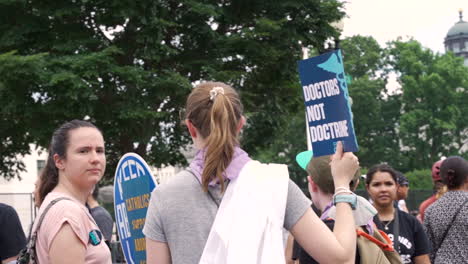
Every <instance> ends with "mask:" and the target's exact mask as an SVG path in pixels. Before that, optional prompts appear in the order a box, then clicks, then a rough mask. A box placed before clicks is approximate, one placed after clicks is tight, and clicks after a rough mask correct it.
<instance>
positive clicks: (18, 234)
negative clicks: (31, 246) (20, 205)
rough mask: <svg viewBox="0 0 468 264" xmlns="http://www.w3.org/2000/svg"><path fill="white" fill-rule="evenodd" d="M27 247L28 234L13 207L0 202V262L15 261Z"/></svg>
mask: <svg viewBox="0 0 468 264" xmlns="http://www.w3.org/2000/svg"><path fill="white" fill-rule="evenodd" d="M25 247H26V236H25V235H24V231H23V228H22V227H21V223H20V220H19V217H18V214H17V213H16V211H15V209H13V207H11V206H9V205H6V204H3V203H0V263H10V262H14V261H15V260H16V258H17V256H18V253H19V252H20V251H21V250H22V249H23V248H25Z"/></svg>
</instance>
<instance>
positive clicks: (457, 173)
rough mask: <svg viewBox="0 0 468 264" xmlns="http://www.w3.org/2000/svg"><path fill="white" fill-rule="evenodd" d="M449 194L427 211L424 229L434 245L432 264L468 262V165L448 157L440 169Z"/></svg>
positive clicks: (460, 159) (455, 158) (463, 161)
mask: <svg viewBox="0 0 468 264" xmlns="http://www.w3.org/2000/svg"><path fill="white" fill-rule="evenodd" d="M440 175H441V177H442V181H443V183H444V184H446V186H447V188H448V191H447V192H446V193H445V194H444V195H443V196H442V197H441V198H440V199H438V200H437V201H436V202H435V203H433V204H432V205H431V206H429V207H428V208H427V210H426V216H425V218H424V227H425V229H426V233H427V235H428V237H429V240H430V241H431V244H432V253H431V261H432V263H436V264H438V263H466V261H467V260H468V162H467V161H466V160H465V159H463V158H462V157H458V156H452V157H448V158H447V159H445V160H444V161H443V162H442V165H441V167H440Z"/></svg>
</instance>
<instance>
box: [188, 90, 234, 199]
mask: <svg viewBox="0 0 468 264" xmlns="http://www.w3.org/2000/svg"><path fill="white" fill-rule="evenodd" d="M221 88H222V92H218V93H217V94H216V95H214V94H213V91H214V89H217V90H218V91H221V90H220V89H221ZM242 110H243V109H242V104H241V102H240V99H239V96H238V94H237V93H236V91H235V90H234V89H233V88H231V87H230V86H228V85H226V84H224V83H216V82H207V83H202V84H200V85H198V86H197V87H195V88H194V90H193V91H192V93H191V94H190V96H189V97H188V99H187V105H186V111H187V112H186V113H187V114H186V118H187V119H189V120H190V121H191V122H192V124H193V125H194V126H195V127H196V128H197V130H198V131H199V133H200V134H201V136H202V137H203V138H204V139H205V140H206V146H205V148H206V152H205V153H206V154H205V162H204V164H205V166H204V169H203V172H202V177H201V178H202V187H203V190H204V191H207V190H208V184H209V183H210V182H211V181H213V180H215V179H217V180H218V182H219V183H220V184H221V189H222V190H223V191H224V189H225V185H224V176H223V174H224V173H225V171H226V168H227V167H228V166H229V164H230V163H231V160H232V157H233V154H234V148H235V147H236V146H238V145H239V140H238V136H237V134H238V131H237V127H238V124H239V121H240V119H241V117H242Z"/></svg>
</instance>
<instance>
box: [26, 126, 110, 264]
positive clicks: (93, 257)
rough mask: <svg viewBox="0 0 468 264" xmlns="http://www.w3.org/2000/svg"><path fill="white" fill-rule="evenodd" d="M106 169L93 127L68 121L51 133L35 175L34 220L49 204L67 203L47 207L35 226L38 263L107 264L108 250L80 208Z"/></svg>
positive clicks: (101, 144) (101, 142)
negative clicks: (42, 163)
mask: <svg viewBox="0 0 468 264" xmlns="http://www.w3.org/2000/svg"><path fill="white" fill-rule="evenodd" d="M105 169H106V157H105V154H104V139H103V136H102V133H101V131H99V129H97V128H96V127H95V126H94V125H93V124H91V123H90V122H87V121H81V120H73V121H70V122H67V123H65V124H63V125H62V126H61V127H59V128H58V129H57V130H56V131H55V132H54V134H53V136H52V140H51V143H50V146H49V156H48V158H47V164H46V166H45V168H44V170H43V171H42V173H41V175H40V185H39V190H38V199H39V204H41V208H40V209H39V215H38V216H39V217H40V216H41V214H42V213H43V212H44V209H45V208H46V207H47V205H48V204H50V202H51V201H53V200H54V199H56V198H59V197H66V198H67V199H65V200H60V201H58V202H57V203H56V204H54V205H53V206H52V207H50V209H49V211H48V212H47V213H46V214H45V217H44V220H43V222H42V224H41V226H40V227H39V230H38V236H37V241H36V253H37V258H38V262H39V263H41V264H44V263H86V264H94V263H111V255H110V251H109V248H108V247H107V245H106V244H105V243H104V238H103V236H102V234H101V232H100V230H99V228H98V226H97V225H96V223H95V222H94V220H93V218H92V217H91V215H90V214H89V212H88V210H87V209H86V207H85V202H86V199H87V197H88V195H89V194H90V192H91V191H92V189H93V187H94V185H95V184H97V183H98V181H99V180H100V179H101V178H102V175H103V174H104V171H105ZM37 222H38V221H36V223H35V226H34V227H33V228H34V230H35V229H36V228H37V227H36V225H37Z"/></svg>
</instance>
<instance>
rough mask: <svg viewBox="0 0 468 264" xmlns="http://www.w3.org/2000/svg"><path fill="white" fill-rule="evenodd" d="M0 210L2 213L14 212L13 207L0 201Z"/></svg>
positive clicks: (9, 213)
mask: <svg viewBox="0 0 468 264" xmlns="http://www.w3.org/2000/svg"><path fill="white" fill-rule="evenodd" d="M0 212H2V215H12V214H16V211H15V208H13V207H11V206H10V205H8V204H4V203H0Z"/></svg>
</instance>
